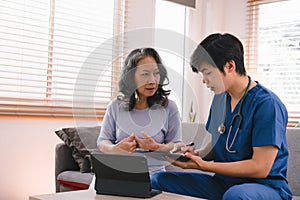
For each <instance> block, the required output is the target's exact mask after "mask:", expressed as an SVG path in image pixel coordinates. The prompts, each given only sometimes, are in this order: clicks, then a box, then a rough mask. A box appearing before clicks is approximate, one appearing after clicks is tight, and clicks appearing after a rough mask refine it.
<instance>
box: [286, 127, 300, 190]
mask: <svg viewBox="0 0 300 200" xmlns="http://www.w3.org/2000/svg"><path fill="white" fill-rule="evenodd" d="M287 139H288V147H289V163H288V171H287V178H288V181H289V186H290V188H291V190H292V192H293V195H296V196H300V178H299V171H300V148H299V143H300V129H299V128H288V129H287Z"/></svg>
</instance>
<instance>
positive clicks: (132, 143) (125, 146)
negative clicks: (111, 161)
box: [115, 134, 137, 153]
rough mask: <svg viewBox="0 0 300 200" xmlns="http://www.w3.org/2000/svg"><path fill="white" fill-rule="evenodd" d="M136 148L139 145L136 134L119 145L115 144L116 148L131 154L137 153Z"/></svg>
mask: <svg viewBox="0 0 300 200" xmlns="http://www.w3.org/2000/svg"><path fill="white" fill-rule="evenodd" d="M136 146H137V143H136V140H135V136H134V134H131V135H130V136H129V137H127V138H124V139H123V140H121V141H120V142H119V143H118V144H115V147H116V148H118V149H122V150H124V151H127V152H130V153H132V152H135V150H136Z"/></svg>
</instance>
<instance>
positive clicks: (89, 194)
mask: <svg viewBox="0 0 300 200" xmlns="http://www.w3.org/2000/svg"><path fill="white" fill-rule="evenodd" d="M137 199H144V200H145V198H134V197H121V196H112V195H98V194H96V192H95V190H78V191H72V192H60V193H54V194H43V195H35V196H30V197H29V200H137ZM149 199H151V200H165V199H166V200H168V199H170V200H199V198H195V197H190V196H184V195H179V194H173V193H169V192H162V193H161V194H158V195H156V196H154V197H152V198H149Z"/></svg>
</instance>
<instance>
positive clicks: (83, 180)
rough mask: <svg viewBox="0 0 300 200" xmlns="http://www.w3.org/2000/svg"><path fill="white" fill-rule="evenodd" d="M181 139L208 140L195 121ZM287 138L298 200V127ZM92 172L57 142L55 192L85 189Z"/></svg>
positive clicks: (291, 178) (186, 125) (292, 184)
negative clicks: (82, 168)
mask: <svg viewBox="0 0 300 200" xmlns="http://www.w3.org/2000/svg"><path fill="white" fill-rule="evenodd" d="M182 130H183V141H184V142H186V143H189V142H191V141H202V142H201V143H196V148H198V147H200V146H203V145H205V144H206V142H207V141H208V140H209V137H210V136H209V135H208V134H196V133H204V132H205V131H204V130H205V129H204V125H202V124H195V123H183V124H182ZM287 138H288V145H289V153H290V157H289V165H288V181H289V186H290V188H291V190H292V192H293V194H294V198H293V199H299V200H300V145H299V143H300V128H288V130H287ZM167 170H170V171H171V170H172V171H173V170H181V169H180V168H176V167H174V166H167ZM92 177H93V175H92V173H89V172H88V173H82V172H80V171H79V166H78V164H77V163H76V161H75V160H74V158H73V157H72V152H71V150H70V148H69V147H68V146H67V145H66V144H65V143H59V144H57V145H56V149H55V183H56V192H62V191H70V190H78V189H87V188H88V186H89V184H90V183H91V181H92Z"/></svg>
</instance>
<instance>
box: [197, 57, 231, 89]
mask: <svg viewBox="0 0 300 200" xmlns="http://www.w3.org/2000/svg"><path fill="white" fill-rule="evenodd" d="M199 71H200V72H201V73H202V76H203V80H202V81H203V83H204V84H206V87H207V88H209V89H210V90H211V91H213V92H214V93H215V94H221V93H222V92H224V91H225V86H224V82H223V81H224V80H223V78H224V75H223V74H222V73H221V72H220V70H219V69H218V68H217V67H213V66H211V65H210V64H207V63H203V64H202V65H201V66H200V68H199Z"/></svg>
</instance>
